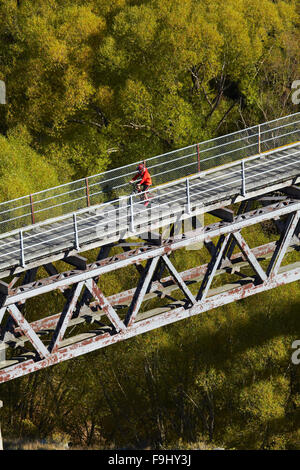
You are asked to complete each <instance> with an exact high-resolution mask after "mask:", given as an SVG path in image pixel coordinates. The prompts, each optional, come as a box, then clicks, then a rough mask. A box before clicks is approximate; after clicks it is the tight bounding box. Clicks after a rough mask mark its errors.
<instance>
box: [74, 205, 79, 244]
mask: <svg viewBox="0 0 300 470" xmlns="http://www.w3.org/2000/svg"><path fill="white" fill-rule="evenodd" d="M73 226H74V240H75V248H76V250H79V248H80V247H79V239H78V227H77V217H76V214H73Z"/></svg>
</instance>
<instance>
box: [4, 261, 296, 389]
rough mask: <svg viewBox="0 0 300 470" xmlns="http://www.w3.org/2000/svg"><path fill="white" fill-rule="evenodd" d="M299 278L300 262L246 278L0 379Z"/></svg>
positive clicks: (13, 369)
mask: <svg viewBox="0 0 300 470" xmlns="http://www.w3.org/2000/svg"><path fill="white" fill-rule="evenodd" d="M298 280H300V263H299V262H298V263H294V264H293V265H290V266H285V267H284V268H283V269H282V272H279V273H277V274H276V275H275V276H273V277H272V279H268V280H267V281H266V282H264V283H262V284H259V285H254V284H253V283H252V282H249V283H247V284H246V285H243V286H239V287H236V288H233V289H231V290H228V291H224V292H222V293H220V294H218V295H215V296H213V297H207V298H206V299H205V300H204V301H202V302H197V303H196V304H195V305H193V306H192V307H190V308H189V309H185V308H184V307H180V308H177V309H175V310H170V311H168V312H165V313H162V314H160V315H157V316H156V317H154V318H147V319H145V320H141V321H139V322H136V323H134V324H133V325H132V326H131V327H128V328H126V329H124V330H122V331H120V332H119V333H116V334H113V335H112V334H111V333H110V332H108V333H104V334H103V333H101V334H97V333H95V332H94V334H93V335H92V336H91V337H90V338H86V339H83V340H78V342H76V343H73V344H71V345H67V346H63V347H61V348H60V349H59V350H58V351H57V352H56V353H55V354H52V355H51V356H48V357H46V358H44V359H41V360H40V361H38V362H35V361H34V360H33V359H30V360H27V361H25V362H23V363H20V364H15V365H12V366H10V367H8V368H7V369H3V370H0V383H1V382H5V381H8V380H12V379H15V378H17V377H20V376H23V375H25V374H29V373H32V372H35V371H38V370H40V369H42V368H45V367H49V366H51V365H54V364H58V363H59V362H62V361H65V360H68V359H72V358H75V357H78V356H80V355H82V354H86V353H88V352H91V351H95V350H98V349H100V348H104V347H107V346H109V345H112V344H115V343H117V342H119V341H124V340H126V339H129V338H132V337H134V336H137V335H139V334H142V333H146V332H149V331H151V330H154V329H156V328H159V327H162V326H166V325H168V324H171V323H174V322H177V321H180V320H183V319H186V318H189V317H191V316H194V315H199V314H201V313H203V312H205V311H208V310H212V309H215V308H217V307H220V306H222V305H226V304H229V303H231V302H234V301H238V300H240V299H244V298H247V297H249V296H252V295H255V294H258V293H261V292H265V291H267V290H270V289H273V288H276V287H278V286H282V285H285V284H288V283H290V282H294V281H298Z"/></svg>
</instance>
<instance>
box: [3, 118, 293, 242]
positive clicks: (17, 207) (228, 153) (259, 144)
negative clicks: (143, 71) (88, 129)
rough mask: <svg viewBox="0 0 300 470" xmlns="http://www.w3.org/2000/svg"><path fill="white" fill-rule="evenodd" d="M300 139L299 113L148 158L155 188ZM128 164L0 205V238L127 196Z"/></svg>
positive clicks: (133, 166) (131, 170) (133, 168)
mask: <svg viewBox="0 0 300 470" xmlns="http://www.w3.org/2000/svg"><path fill="white" fill-rule="evenodd" d="M296 141H300V113H296V114H292V115H289V116H285V117H283V118H279V119H275V120H273V121H269V122H266V123H264V124H260V125H257V126H253V127H249V128H247V129H244V130H241V131H237V132H234V133H231V134H228V135H225V136H221V137H217V138H215V139H211V140H207V141H205V142H202V143H197V144H194V145H191V146H188V147H185V148H182V149H179V150H175V151H172V152H168V153H165V154H162V155H158V156H155V157H152V158H149V159H147V161H146V164H147V167H148V169H149V171H150V173H151V176H152V179H153V184H154V185H155V186H157V185H161V184H164V183H167V182H169V181H174V180H177V179H179V178H182V177H186V176H189V175H192V174H196V173H199V172H200V171H203V170H207V169H210V168H214V167H216V166H219V165H223V164H225V163H230V162H234V161H236V160H241V159H243V158H246V157H250V156H253V155H256V154H261V153H264V152H266V151H268V150H270V149H275V148H278V147H281V146H283V145H286V144H289V143H292V142H296ZM136 166H137V163H132V164H129V165H126V166H123V167H120V168H116V169H113V170H109V171H106V172H104V173H101V174H98V175H93V176H90V177H88V178H83V179H80V180H77V181H73V182H71V183H66V184H63V185H60V186H56V187H54V188H50V189H46V190H43V191H39V192H36V193H32V194H30V195H27V196H23V197H20V198H17V199H13V200H10V201H7V202H2V203H0V234H1V233H5V232H9V231H11V230H14V229H18V228H21V227H26V226H28V225H31V224H35V223H38V222H42V221H44V220H47V219H51V218H55V217H60V216H64V215H65V214H70V213H73V212H77V211H78V210H81V209H84V208H86V207H91V206H95V205H99V204H102V203H104V202H107V201H110V200H114V199H116V198H118V197H120V196H124V195H126V194H128V193H129V192H130V188H129V185H128V182H129V180H130V179H131V178H132V176H133V175H134V174H135V173H136Z"/></svg>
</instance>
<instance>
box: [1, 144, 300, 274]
mask: <svg viewBox="0 0 300 470" xmlns="http://www.w3.org/2000/svg"><path fill="white" fill-rule="evenodd" d="M285 148H286V149H288V152H289V158H287V155H286V154H285V153H284V154H283V155H282V153H283V151H284V150H285ZM285 148H283V149H282V151H281V152H278V153H277V154H276V155H274V152H272V151H271V152H269V153H270V154H273V156H272V164H271V165H270V166H269V167H268V165H267V163H266V162H267V160H266V159H263V160H261V157H260V156H259V155H258V156H253V157H250V158H248V159H247V160H242V161H238V162H233V163H231V164H228V165H226V167H225V170H224V169H222V171H220V170H219V169H215V170H211V171H210V172H209V178H207V176H206V177H205V180H204V181H205V182H206V183H209V184H208V185H207V184H206V185H207V186H208V187H206V189H204V188H203V180H202V179H201V178H200V177H199V174H196V175H192V176H189V177H187V178H184V179H182V180H180V181H178V182H176V183H173V184H166V185H163V186H161V187H158V188H153V189H151V190H150V191H148V195H149V197H150V198H151V206H150V207H151V210H149V208H147V207H145V206H144V201H142V202H141V196H142V195H143V194H144V193H139V194H138V195H130V196H129V197H123V198H120V199H118V200H115V201H112V202H107V203H103V204H102V205H100V206H98V207H97V210H96V212H94V213H93V214H91V213H90V211H89V210H86V211H84V212H82V213H74V214H69V215H66V216H64V217H63V220H61V223H60V224H58V226H57V225H56V224H55V225H54V226H51V224H49V225H48V222H43V223H42V224H38V225H39V228H41V229H43V231H38V232H37V233H36V227H35V226H31V227H28V228H26V229H24V230H19V231H15V236H16V235H17V237H16V238H15V239H14V240H12V241H8V242H7V240H6V239H5V237H4V235H3V236H1V238H0V266H1V264H2V263H3V262H5V261H7V260H11V262H14V261H13V260H15V262H17V264H19V265H21V266H23V267H25V266H26V262H27V261H28V260H30V259H32V258H33V259H34V253H35V252H37V253H38V255H39V256H41V255H43V254H44V253H48V252H49V250H50V251H51V250H52V251H53V252H57V251H58V250H59V249H66V248H67V249H72V248H74V249H76V250H78V251H80V249H81V248H82V247H83V246H84V244H87V241H90V240H97V239H98V240H99V239H102V240H103V239H107V240H109V238H110V237H112V236H116V235H118V234H119V235H120V234H121V233H123V234H125V233H126V234H127V235H130V232H131V234H133V233H134V232H135V231H136V229H137V227H141V226H143V227H144V230H145V225H146V223H147V224H148V223H149V224H154V225H155V224H156V226H159V225H160V226H163V225H164V223H165V222H166V219H165V217H166V215H168V214H169V215H170V214H171V213H172V214H176V211H179V212H180V213H181V214H186V215H189V214H191V212H192V210H193V209H194V208H196V207H197V206H199V201H202V203H203V201H205V200H207V199H208V198H209V197H211V196H212V195H213V194H214V193H216V192H217V193H218V196H220V197H221V196H222V193H223V194H226V191H227V188H228V187H229V188H230V191H231V192H234V193H237V194H238V193H240V194H241V195H242V196H246V194H247V187H248V185H251V186H252V187H253V185H254V186H258V187H259V185H261V184H262V181H263V179H264V178H266V177H269V178H271V181H272V182H274V181H275V180H276V175H277V177H280V178H282V170H284V171H283V173H284V175H286V174H291V173H293V174H299V173H300V165H299V163H300V160H299V157H300V150H299V148H298V146H296V145H294V146H292V147H291V146H287V147H285ZM263 166H265V167H266V169H264V168H263ZM227 169H229V170H230V171H229V172H228V173H227V175H226V170H227ZM280 171H281V174H280ZM214 173H217V175H214ZM224 176H226V177H228V176H229V177H230V178H229V180H228V181H227V182H226V181H225V180H224ZM157 224H158V225H157ZM3 247H5V252H4V253H1V251H2V250H1V249H2V248H3Z"/></svg>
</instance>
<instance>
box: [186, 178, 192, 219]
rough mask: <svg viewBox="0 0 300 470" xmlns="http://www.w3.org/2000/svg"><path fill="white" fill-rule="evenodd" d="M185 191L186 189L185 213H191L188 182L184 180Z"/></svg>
mask: <svg viewBox="0 0 300 470" xmlns="http://www.w3.org/2000/svg"><path fill="white" fill-rule="evenodd" d="M185 189H186V200H187V213H188V214H190V213H191V197H190V180H189V178H187V179H186V180H185Z"/></svg>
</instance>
